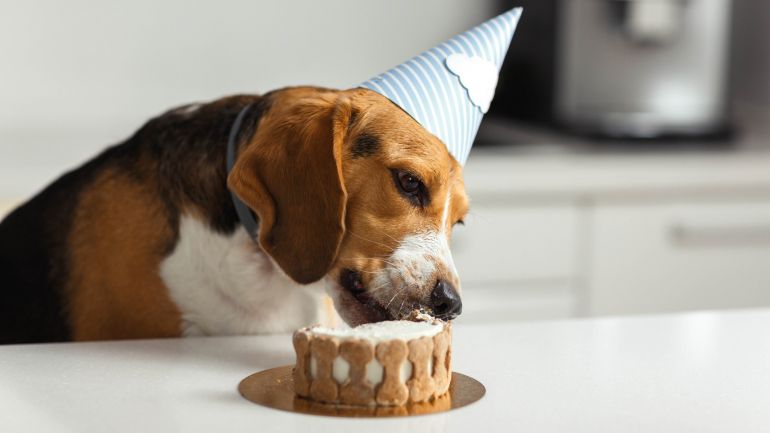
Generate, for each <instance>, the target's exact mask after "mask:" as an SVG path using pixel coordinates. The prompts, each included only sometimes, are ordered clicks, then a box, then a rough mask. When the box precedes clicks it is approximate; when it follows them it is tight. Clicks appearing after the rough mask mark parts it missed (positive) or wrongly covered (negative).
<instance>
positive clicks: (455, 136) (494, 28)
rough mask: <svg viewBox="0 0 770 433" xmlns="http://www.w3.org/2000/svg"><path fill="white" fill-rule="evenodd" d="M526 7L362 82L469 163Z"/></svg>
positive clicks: (460, 158)
mask: <svg viewBox="0 0 770 433" xmlns="http://www.w3.org/2000/svg"><path fill="white" fill-rule="evenodd" d="M521 10H522V9H521V8H515V9H512V10H510V11H508V12H506V13H504V14H502V15H499V16H497V17H495V18H492V19H491V20H489V21H487V22H485V23H483V24H481V25H479V26H477V27H474V28H472V29H470V30H468V31H467V32H465V33H462V34H459V35H457V36H455V37H453V38H452V39H450V40H448V41H446V42H444V43H442V44H439V45H438V46H436V47H433V48H431V49H429V50H428V51H425V52H424V53H422V54H420V55H419V56H417V57H414V58H412V59H411V60H408V61H406V62H404V63H402V64H400V65H398V66H396V67H395V68H393V69H391V70H389V71H387V72H385V73H383V74H380V75H378V76H376V77H374V78H372V79H370V80H368V81H366V82H364V83H363V84H361V85H360V87H365V88H367V89H370V90H373V91H375V92H377V93H379V94H381V95H383V96H385V97H387V98H388V99H390V100H391V101H393V103H395V104H396V105H398V106H399V107H401V108H402V109H404V111H406V112H407V113H409V114H410V115H411V116H412V117H414V119H415V120H417V122H419V123H420V124H421V125H422V126H423V127H424V128H425V129H427V130H428V131H430V132H431V133H433V135H435V136H436V137H438V138H439V139H440V140H441V141H443V142H444V144H445V145H446V146H447V148H448V149H449V153H451V154H452V156H454V157H455V159H457V161H458V162H460V164H465V161H466V160H467V159H468V153H469V152H470V151H471V145H472V144H473V139H474V138H475V137H476V132H477V131H478V129H479V124H481V118H482V117H483V116H484V113H486V112H487V109H489V104H490V102H491V101H492V97H493V96H494V93H495V87H496V86H497V76H498V74H499V73H500V66H501V65H502V64H503V59H504V58H505V53H506V52H507V51H508V46H509V45H510V43H511V38H512V37H513V32H514V31H515V30H516V25H517V24H518V22H519V17H520V16H521Z"/></svg>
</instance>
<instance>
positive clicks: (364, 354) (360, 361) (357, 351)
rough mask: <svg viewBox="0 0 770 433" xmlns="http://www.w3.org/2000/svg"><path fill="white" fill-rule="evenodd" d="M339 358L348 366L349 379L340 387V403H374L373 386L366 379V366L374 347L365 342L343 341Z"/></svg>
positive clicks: (372, 356) (372, 357) (372, 355)
mask: <svg viewBox="0 0 770 433" xmlns="http://www.w3.org/2000/svg"><path fill="white" fill-rule="evenodd" d="M340 356H341V357H342V359H344V360H345V361H347V362H348V364H349V365H350V373H349V375H348V376H349V379H348V381H347V382H345V383H344V384H343V385H342V386H341V387H340V401H341V402H342V403H345V404H355V405H369V404H372V403H374V386H373V385H372V384H371V383H369V380H367V378H366V364H368V363H369V361H371V360H372V359H374V346H372V344H371V343H370V342H368V341H366V340H347V341H343V342H342V343H341V344H340Z"/></svg>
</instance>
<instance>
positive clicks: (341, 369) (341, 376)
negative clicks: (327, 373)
mask: <svg viewBox="0 0 770 433" xmlns="http://www.w3.org/2000/svg"><path fill="white" fill-rule="evenodd" d="M348 374H350V364H349V363H348V362H347V361H345V360H344V359H343V358H342V357H341V356H338V357H336V358H334V363H333V364H332V377H333V378H334V380H336V381H337V383H343V382H345V380H346V379H347V378H348Z"/></svg>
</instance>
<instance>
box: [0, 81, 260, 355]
mask: <svg viewBox="0 0 770 433" xmlns="http://www.w3.org/2000/svg"><path fill="white" fill-rule="evenodd" d="M268 95H269V94H268ZM268 95H265V96H264V97H259V96H245V95H242V96H233V97H230V98H225V99H222V100H219V101H215V102H213V103H210V104H204V105H201V106H200V107H199V108H198V109H196V110H193V111H191V112H189V113H186V112H185V110H184V108H181V109H177V110H171V111H169V112H167V113H165V114H163V115H161V116H159V117H157V118H155V119H152V120H150V121H149V122H147V123H146V124H145V125H144V126H143V127H142V128H141V129H139V131H137V132H136V133H135V134H134V135H133V136H132V137H131V138H129V139H128V140H126V141H125V142H123V143H121V144H118V145H116V146H113V147H111V148H109V149H107V150H106V151H104V152H103V153H102V154H101V155H99V156H97V157H96V158H95V159H93V160H91V161H89V162H88V163H86V164H84V165H83V166H81V167H80V168H78V169H75V170H73V171H71V172H69V173H67V174H65V175H64V176H62V177H61V178H59V179H58V180H57V181H55V182H54V183H53V184H51V185H50V186H48V187H47V188H46V189H45V190H43V191H42V192H41V193H39V194H38V195H37V196H35V197H34V198H32V199H31V200H29V201H28V202H27V203H25V204H24V205H22V206H21V207H19V208H18V209H16V210H14V211H13V212H12V213H11V214H9V215H8V216H7V217H6V218H5V219H3V221H2V222H0V344H2V343H32V342H50V341H67V340H69V339H70V327H69V325H68V317H67V305H66V298H67V296H66V294H65V293H64V292H63V291H64V290H65V285H66V281H67V280H68V278H69V275H68V269H67V265H66V264H67V260H68V258H67V248H66V239H67V236H68V234H69V229H70V226H71V224H72V222H73V218H74V214H75V208H76V206H77V203H78V196H79V194H80V193H81V192H82V191H83V190H84V188H85V187H87V186H88V185H89V184H90V183H91V182H92V181H93V179H94V178H95V177H96V176H97V175H98V174H99V173H100V171H102V170H104V169H105V168H110V169H113V170H118V171H120V172H122V173H124V174H127V175H130V176H131V177H132V178H134V179H136V180H137V181H139V182H145V183H149V184H151V185H154V187H156V188H157V193H158V196H159V197H161V199H162V201H163V203H164V206H165V208H166V210H167V212H166V218H167V219H168V223H169V226H170V227H172V228H173V229H174V230H175V236H174V239H172V240H171V241H170V242H169V243H168V244H167V246H166V251H164V252H165V253H170V252H171V251H172V250H173V248H174V245H175V244H176V237H177V236H178V232H176V231H177V230H178V218H179V214H180V211H181V206H182V205H183V204H185V205H188V206H189V205H190V204H193V205H195V206H196V207H198V208H199V210H200V211H201V212H202V213H203V214H204V215H205V217H206V218H207V219H208V223H209V225H210V226H211V227H212V228H213V229H214V230H217V231H219V232H221V233H226V234H227V233H232V232H233V231H234V230H235V229H236V227H237V224H238V219H237V216H236V214H235V210H234V208H233V204H232V202H231V200H230V195H229V193H228V191H227V185H226V179H227V173H226V167H225V154H226V145H227V137H228V133H229V131H230V127H231V125H232V123H233V121H234V120H235V117H236V116H237V115H238V113H239V112H240V110H241V109H242V108H243V107H244V106H246V105H247V104H254V106H253V107H252V109H251V110H249V114H248V116H247V118H246V119H244V124H243V125H244V127H243V129H242V131H241V132H240V133H239V143H243V142H245V141H246V139H247V138H248V137H251V135H252V134H253V133H254V131H255V129H256V127H257V124H258V122H259V118H260V116H261V115H262V114H263V113H264V112H265V110H267V109H268V108H269V106H270V98H269V96H268ZM116 200H119V197H117V198H116Z"/></svg>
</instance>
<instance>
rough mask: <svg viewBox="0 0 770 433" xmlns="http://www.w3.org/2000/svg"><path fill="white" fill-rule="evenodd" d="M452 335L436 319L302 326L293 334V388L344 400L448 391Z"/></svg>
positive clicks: (423, 397)
mask: <svg viewBox="0 0 770 433" xmlns="http://www.w3.org/2000/svg"><path fill="white" fill-rule="evenodd" d="M451 339H452V334H451V328H450V325H449V324H448V323H444V322H441V321H438V320H432V321H424V322H413V321H407V320H396V321H388V322H378V323H369V324H365V325H361V326H358V327H356V328H351V329H331V328H324V327H321V326H312V327H307V328H302V329H300V330H298V331H296V332H295V333H294V338H293V342H294V349H295V351H296V353H297V364H296V366H295V367H294V389H295V392H296V393H297V394H298V395H299V396H301V397H304V398H308V399H311V400H315V401H320V402H324V403H336V404H344V405H366V406H373V405H380V406H401V405H404V404H407V403H419V402H425V401H431V400H433V399H435V398H438V397H441V396H442V395H444V394H446V392H447V391H448V390H449V383H450V381H451V377H452V368H451Z"/></svg>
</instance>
